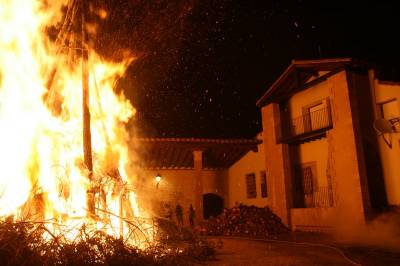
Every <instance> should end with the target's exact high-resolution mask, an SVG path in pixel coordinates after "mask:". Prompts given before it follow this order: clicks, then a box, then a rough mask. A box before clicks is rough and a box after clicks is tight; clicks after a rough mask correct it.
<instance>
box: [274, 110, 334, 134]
mask: <svg viewBox="0 0 400 266" xmlns="http://www.w3.org/2000/svg"><path fill="white" fill-rule="evenodd" d="M331 127H332V116H331V110H330V108H329V107H325V108H323V109H319V110H316V111H313V112H310V113H307V114H305V115H302V116H299V117H296V118H293V119H291V120H289V121H287V122H286V121H283V123H282V138H283V140H288V139H291V138H294V137H297V136H302V135H305V134H307V133H312V132H316V131H319V130H323V129H327V128H331Z"/></svg>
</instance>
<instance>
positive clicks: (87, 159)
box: [80, 0, 95, 217]
mask: <svg viewBox="0 0 400 266" xmlns="http://www.w3.org/2000/svg"><path fill="white" fill-rule="evenodd" d="M80 2H81V51H82V111H83V112H82V122H83V123H82V124H83V158H84V163H85V166H86V168H87V170H88V178H89V180H90V181H92V178H93V162H92V139H91V132H90V110H89V69H88V61H89V50H88V42H87V40H88V36H87V31H86V17H87V11H88V0H80ZM94 199H95V188H94V187H93V185H92V184H91V185H89V189H88V191H87V207H88V211H89V216H92V217H93V216H94V215H95V202H94Z"/></svg>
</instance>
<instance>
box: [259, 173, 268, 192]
mask: <svg viewBox="0 0 400 266" xmlns="http://www.w3.org/2000/svg"><path fill="white" fill-rule="evenodd" d="M260 178H261V182H260V183H261V197H262V198H266V197H268V187H267V174H266V172H265V171H261V172H260Z"/></svg>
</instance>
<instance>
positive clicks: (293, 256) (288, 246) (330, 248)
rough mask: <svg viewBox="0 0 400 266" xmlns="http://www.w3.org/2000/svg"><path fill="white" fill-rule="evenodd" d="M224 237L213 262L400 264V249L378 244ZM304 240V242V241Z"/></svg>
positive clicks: (249, 265) (233, 264) (236, 264)
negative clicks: (387, 248) (365, 244)
mask: <svg viewBox="0 0 400 266" xmlns="http://www.w3.org/2000/svg"><path fill="white" fill-rule="evenodd" d="M214 240H217V241H220V240H221V241H222V248H221V249H219V250H218V251H217V255H216V257H215V260H212V261H209V262H208V263H207V265H209V266H216V265H219V266H224V265H226V266H228V265H229V266H240V265H245V266H261V265H262V266H267V265H274V266H288V265H293V266H297V265H298V266H300V265H301V266H304V265H307V266H312V265H332V266H334V265H335V266H336V265H337V266H340V265H344V266H347V265H349V266H351V265H365V266H375V265H384V266H390V265H396V266H398V265H400V251H393V250H392V251H390V250H386V249H380V248H377V247H367V246H354V245H338V244H334V243H323V242H321V241H313V240H312V239H310V238H298V239H296V241H297V244H296V243H294V242H292V241H293V239H290V240H288V239H281V240H278V241H258V240H249V239H238V238H223V237H222V238H215V239H214ZM302 243H303V244H302Z"/></svg>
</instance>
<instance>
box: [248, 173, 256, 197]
mask: <svg viewBox="0 0 400 266" xmlns="http://www.w3.org/2000/svg"><path fill="white" fill-rule="evenodd" d="M246 192H247V198H248V199H254V198H256V197H257V186H256V175H255V174H254V173H251V174H247V175H246Z"/></svg>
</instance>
